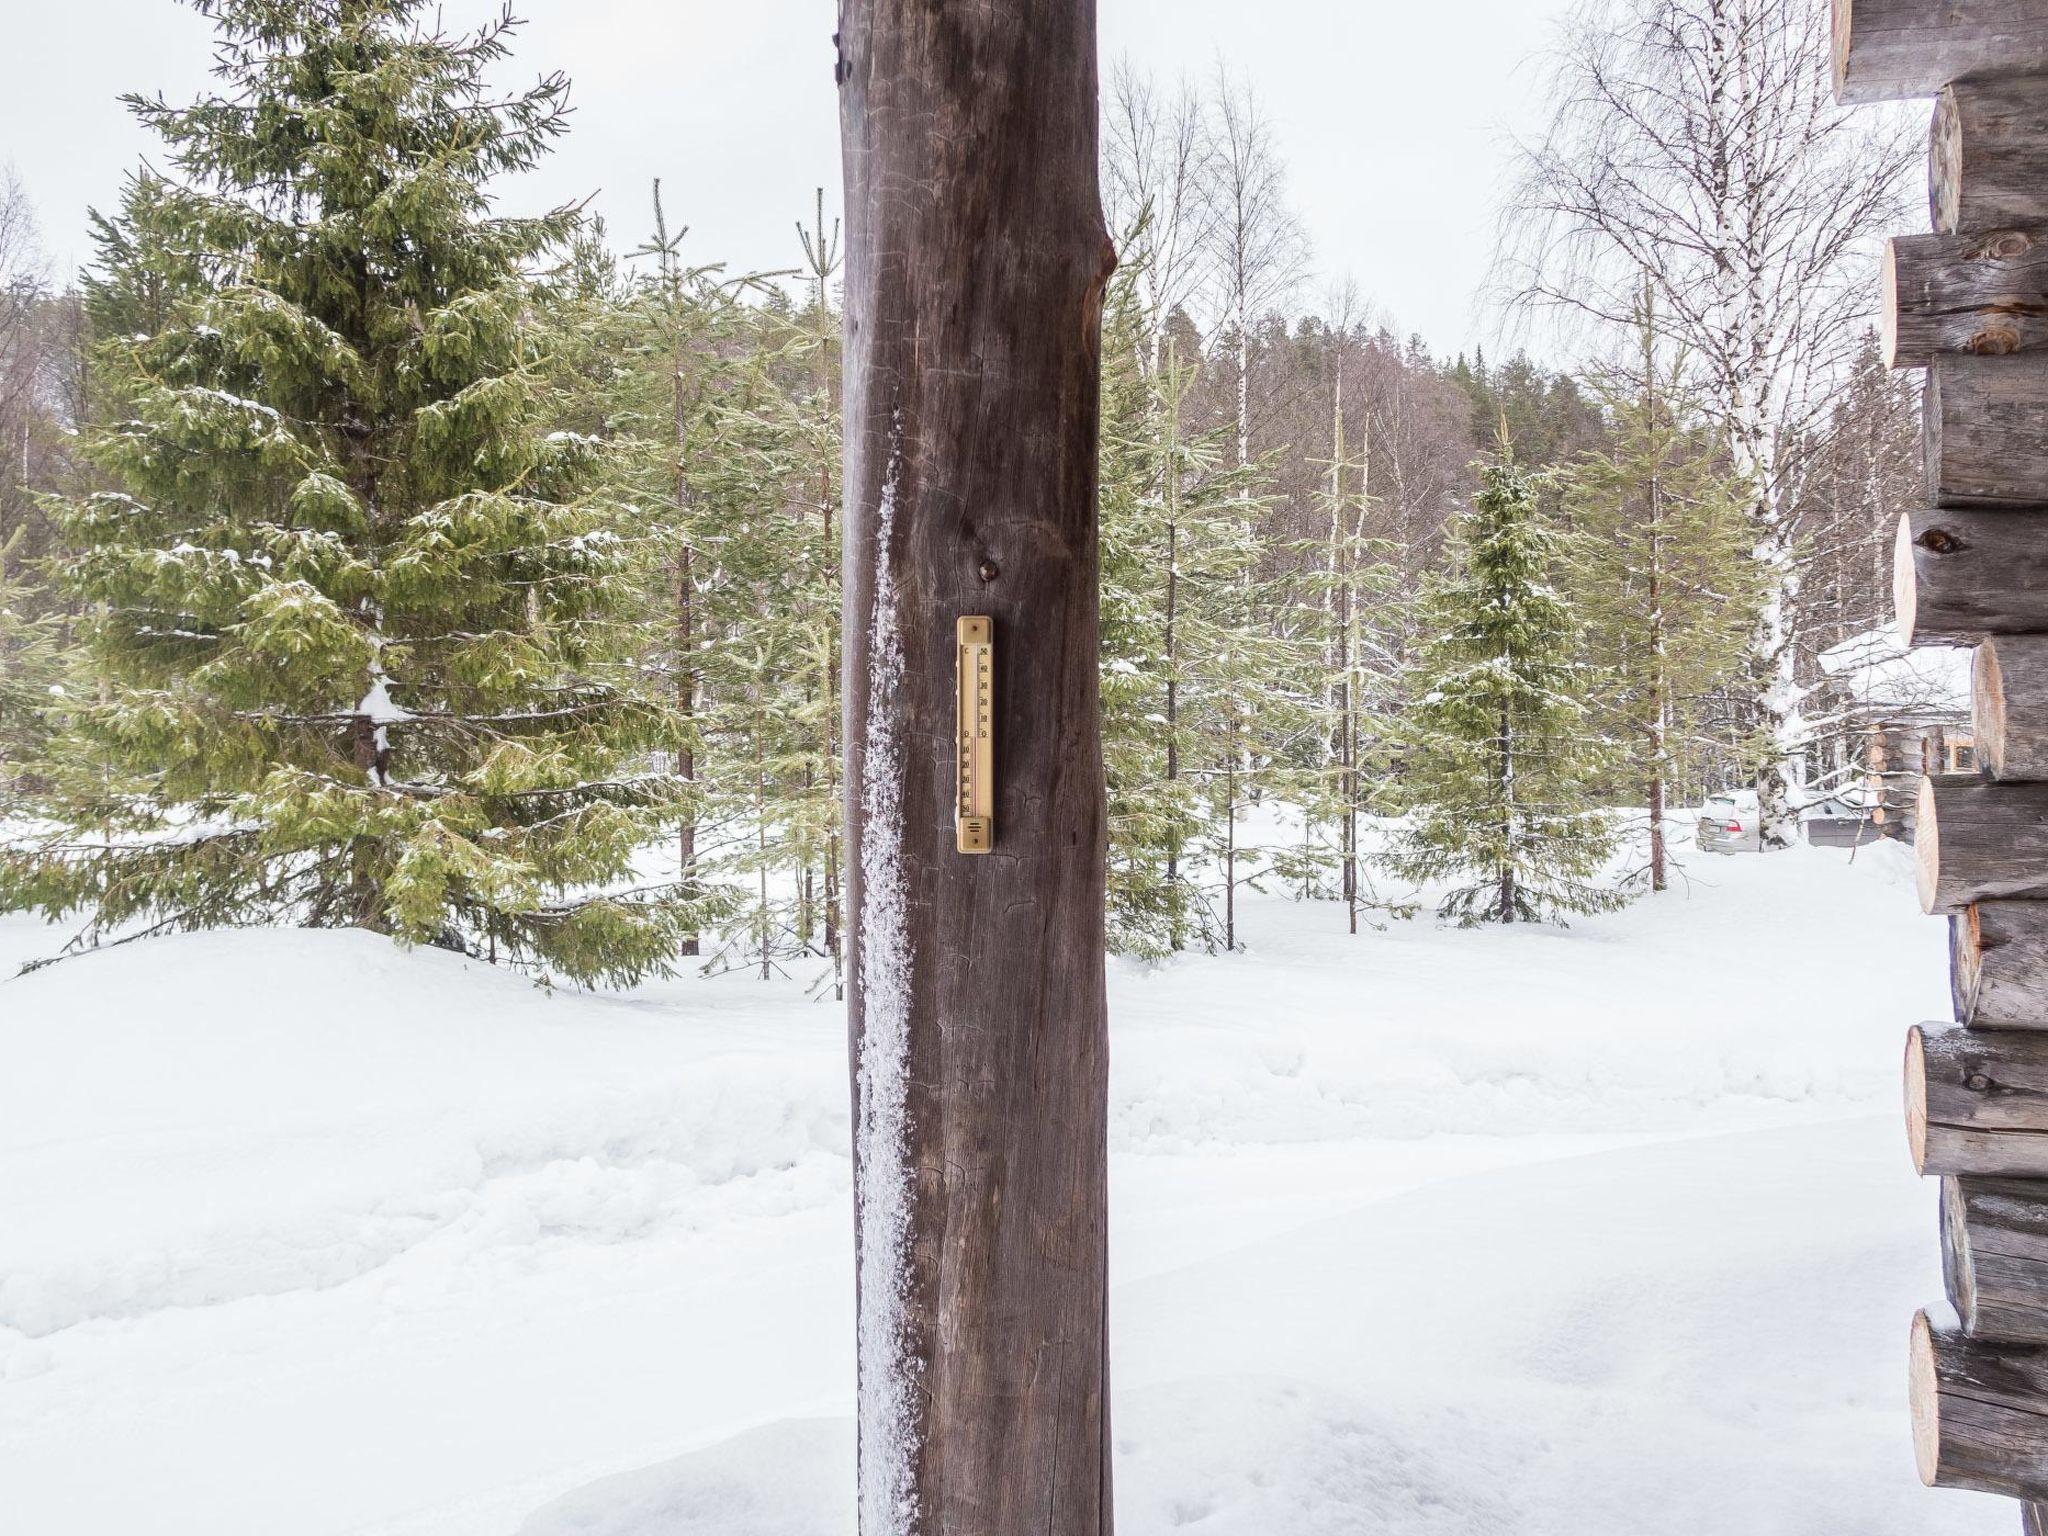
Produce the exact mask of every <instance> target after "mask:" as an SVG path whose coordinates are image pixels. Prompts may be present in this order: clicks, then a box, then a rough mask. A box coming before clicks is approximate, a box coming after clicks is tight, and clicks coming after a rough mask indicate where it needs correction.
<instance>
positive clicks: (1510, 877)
mask: <svg viewBox="0 0 2048 1536" xmlns="http://www.w3.org/2000/svg"><path fill="white" fill-rule="evenodd" d="M1514 730H1515V726H1514V720H1513V718H1512V716H1511V715H1510V714H1509V711H1508V707H1507V706H1506V705H1505V704H1503V705H1502V706H1501V711H1500V847H1501V853H1500V910H1499V914H1498V915H1499V917H1500V920H1501V921H1502V922H1503V923H1512V922H1513V921H1514V920H1515V865H1514V852H1513V850H1514V845H1515V737H1514Z"/></svg>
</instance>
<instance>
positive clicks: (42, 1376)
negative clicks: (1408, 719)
mask: <svg viewBox="0 0 2048 1536" xmlns="http://www.w3.org/2000/svg"><path fill="white" fill-rule="evenodd" d="M1900 854H1901V850H1899V849H1897V848H1894V847H1891V846H1882V847H1877V848H1865V849H1863V850H1861V851H1860V852H1859V853H1858V854H1857V856H1856V859H1855V862H1854V863H1853V865H1852V864H1851V863H1850V860H1849V855H1848V854H1847V853H1846V852H1838V851H1819V850H1799V851H1797V852H1794V853H1790V854H1785V855H1778V856H1772V857H1770V858H1761V857H1756V856H1746V857H1737V858H1712V857H1706V858H1694V859H1692V860H1691V861H1690V866H1689V880H1688V882H1687V883H1684V884H1682V886H1681V888H1680V889H1677V890H1674V891H1673V892H1671V893H1670V894H1668V895H1667V896H1665V897H1662V898H1659V899H1657V900H1655V901H1650V902H1645V903H1642V904H1640V905H1638V906H1636V907H1634V908H1632V909H1630V910H1628V911H1625V912H1623V913H1620V914H1617V915H1615V916H1611V917H1604V918H1596V919H1587V920H1585V921H1583V922H1582V923H1580V924H1579V925H1577V926H1575V927H1574V928H1572V929H1571V930H1570V931H1569V932H1558V931H1555V930H1538V929H1518V930H1509V931H1489V932H1478V933H1471V932H1457V931H1451V930H1444V929H1440V928H1438V927H1437V926H1436V925H1435V924H1434V923H1433V922H1431V921H1430V920H1428V919H1421V920H1418V921H1414V922H1404V923H1397V924H1394V925H1393V926H1392V927H1390V928H1389V929H1388V930H1386V931H1384V932H1376V933H1367V934H1362V935H1360V936H1359V937H1357V938H1355V939H1354V938H1350V937H1347V936H1346V935H1345V934H1344V933H1343V932H1342V915H1341V913H1340V912H1339V911H1338V910H1336V909H1335V908H1334V907H1333V906H1329V905H1318V906H1310V907H1300V906H1295V905H1293V904H1291V903H1288V902H1284V901H1281V900H1278V899H1254V900H1252V901H1251V902H1250V903H1249V912H1248V917H1247V923H1246V926H1247V930H1248V934H1249V938H1250V942H1251V944H1252V949H1251V950H1250V952H1249V953H1247V954H1243V955H1238V956H1234V957H1229V958H1190V959H1186V960H1183V961H1181V962H1178V963H1176V964H1173V965H1170V966H1166V967H1163V968H1159V969H1154V970H1145V969H1140V968H1138V967H1135V966H1123V965H1119V966H1117V967H1116V968H1115V969H1114V971H1113V975H1112V983H1111V1004H1112V1010H1113V1025H1112V1028H1113V1032H1114V1056H1115V1066H1114V1094H1113V1111H1112V1113H1113V1120H1112V1131H1111V1134H1112V1137H1113V1163H1112V1176H1113V1181H1114V1182H1113V1188H1112V1201H1113V1206H1114V1212H1115V1216H1114V1220H1115V1232H1114V1239H1115V1248H1114V1258H1113V1266H1114V1276H1113V1279H1114V1287H1113V1294H1112V1299H1111V1306H1112V1315H1113V1319H1114V1323H1113V1327H1114V1334H1115V1339H1114V1344H1115V1366H1114V1374H1115V1381H1116V1401H1115V1423H1116V1432H1115V1438H1116V1452H1117V1466H1116V1477H1117V1495H1118V1523H1119V1527H1120V1529H1121V1530H1122V1531H1123V1532H1124V1533H1125V1536H1164V1533H1167V1532H1169V1531H1180V1530H1186V1531H1189V1532H1192V1533H1196V1536H1223V1533H1229V1536H1325V1533H1327V1536H1339V1533H1342V1536H1354V1533H1356V1536H1364V1533H1374V1536H1379V1533H1418V1536H1423V1533H1429V1536H1434V1533H1445V1536H1449V1533H1461V1536H1468V1533H1469V1536H1478V1533H1491V1532H1517V1533H1523V1532H1527V1533H1555V1536H1645V1533H1653V1532H1654V1533H1662V1532H1671V1533H1680V1532H1682V1533H1685V1536H1756V1533H1773V1532H1801V1533H1806V1532H1810V1533H1813V1536H1821V1533H1827V1536H1879V1533H1892V1532H1896V1533H1900V1536H1904V1533H1907V1532H1912V1533H1915V1536H1921V1533H1928V1532H1935V1533H1948V1532H1956V1533H1962V1532H1987V1533H1988V1532H1991V1531H1998V1532H2004V1531H2006V1530H2008V1529H2010V1528H2012V1526H2013V1524H2014V1521H2015V1517H2014V1515H2013V1513H2012V1510H2011V1506H2010V1505H2007V1504H2004V1503H2002V1502H2000V1501H1994V1500H1989V1499H1980V1498H1976V1497H1974V1496H1967V1495H1960V1494H1942V1495H1934V1494H1930V1493H1927V1492H1926V1491H1924V1490H1922V1489H1921V1488H1920V1486H1919V1484H1918V1482H1917V1480H1916V1479H1915V1477H1914V1475H1913V1469H1912V1453H1911V1447H1910V1442H1909V1437H1908V1434H1907V1428H1906V1422H1905V1390H1904V1346H1905V1338H1906V1325H1907V1321H1908V1319H1909V1317H1910V1315H1911V1311H1912V1308H1913V1307H1914V1306H1915V1305H1918V1304H1921V1303H1924V1302H1928V1301H1931V1300H1934V1299H1935V1298H1938V1296H1939V1295H1940V1280H1939V1275H1938V1273H1937V1269H1936V1247H1935V1240H1934V1228H1933V1210H1932V1201H1933V1190H1932V1188H1931V1187H1929V1186H1925V1185H1923V1184H1922V1183H1920V1182H1919V1181H1917V1180H1916V1179H1915V1178H1914V1177H1913V1175H1912V1172H1911V1170H1910V1167H1909V1166H1908V1164H1907V1160H1906V1155H1905V1151H1904V1146H1903V1136H1902V1133H1901V1131H1900V1128H1899V1124H1898V1119H1899V1117H1898V1114H1897V1111H1896V1108H1895V1102H1896V1098H1897V1091H1898V1054H1899V1047H1900V1043H1901V1041H1902V1038H1903V1034H1904V1031H1905V1028H1906V1026H1907V1025H1908V1024H1910V1023H1912V1022H1914V1021H1915V1020H1916V1019H1919V1018H1922V1017H1934V1016H1937V1015H1939V1014H1941V1013H1942V1012H1943V1011H1944V1009H1945V1007H1946V983H1945V977H1944V972H1943V963H1942V935H1941V930H1940V926H1939V925H1938V924H1936V923H1935V922H1933V921H1932V920H1929V919H1925V918H1922V917H1919V916H1918V915H1917V914H1916V911H1915V907H1914V903H1913V900H1912V897H1911V894H1910V882H1909V878H1908V875H1907V873H1906V870H1905V868H1904V866H1903V862H1902V859H1901V858H1900ZM51 947H53V941H52V939H51V937H50V935H49V934H48V933H47V932H46V931H44V930H41V929H38V928H36V927H34V926H32V925H31V924H29V923H27V922H25V921H23V920H20V919H11V920H7V921H5V922H0V961H4V960H10V959H15V958H20V957H24V956H27V955H30V954H35V953H40V952H44V951H46V950H47V949H49V948H51ZM10 968H11V967H10ZM846 1097H847V1094H846V1067H845V1057H844V1046H843V1038H842V1029H841V1021H840V1017H839V1014H838V1011H837V1009H836V1008H835V1007H834V1006H833V1005H831V1004H829V1003H818V1002H813V1001H809V1000H807V999H806V997H805V996H804V993H803V989H802V986H801V985H800V983H796V982H790V983H782V982H777V983H768V984H763V983H760V982H756V981H753V980H750V979H747V978H745V977H742V976H738V975H732V976H727V977H724V978H720V979H718V980H713V981H706V980H701V979H691V980H688V981H681V982H674V983H669V984H665V985H662V986H658V987H650V988H647V989H644V990H643V991H641V992H639V993H636V994H633V995H630V996H625V997H618V996H587V995H579V994H572V993H555V994H552V995H550V994H547V993H543V992H541V991H538V990H536V989H534V988H533V987H531V986H528V985H527V984H525V983H524V982H522V981H520V980H519V979H517V978H515V977H511V976H507V975H504V974H501V973H495V972H492V971H490V970H488V969H487V968H484V967H480V966H476V965H471V964H467V963H465V962H464V961H462V960H461V959H459V958H456V957H453V956H450V955H446V954H441V953H433V952H424V951H421V952H412V953H403V952H400V951H398V950H396V949H394V948H392V947H391V946H390V945H388V944H386V943H385V942H383V941H381V940H377V939H374V938H371V937H368V936H364V935H359V934H347V933H323V934H307V933H288V932H244V933H231V934H210V935H197V936H192V937H187V938H179V939H172V940H163V941H156V942H152V943H147V944H138V945H132V946H128V947H125V948H121V949H117V950H113V951H108V952H105V953H102V954H98V955H94V956H89V957H86V958H83V959H80V960H77V961H72V962H67V963H65V964H63V965H60V966H57V967H54V968H51V969H47V970H43V971H39V972H36V973H34V974H32V975H30V976H27V977H24V978H22V979H19V980H14V981H7V982H4V983H0V1532H5V1533H8V1536H13V1533H16V1532H19V1533H21V1536H143V1533H148V1536H188V1533H189V1536H329V1533H335V1536H338V1533H344V1532H348V1533H372V1532H374V1533H384V1536H429V1533H431V1536H514V1533H522V1536H600V1533H602V1536H849V1533H850V1532H851V1530H852V1505H851V1486H852V1454H853V1452H852V1432H851V1427H850V1423H851V1421H850V1411H851V1400H852V1360H853V1350H852V1336H851V1335H852V1294H853V1287H852V1255H851V1237H852V1222H851V1216H850V1212H849V1197H848V1162H847V1151H846V1143H847V1128H846Z"/></svg>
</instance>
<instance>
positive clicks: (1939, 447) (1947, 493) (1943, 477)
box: [1921, 355, 2048, 508]
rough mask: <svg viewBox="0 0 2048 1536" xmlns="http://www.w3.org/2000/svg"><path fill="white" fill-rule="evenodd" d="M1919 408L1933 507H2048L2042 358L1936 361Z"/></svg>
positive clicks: (2046, 371)
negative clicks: (2045, 505) (2044, 505)
mask: <svg viewBox="0 0 2048 1536" xmlns="http://www.w3.org/2000/svg"><path fill="white" fill-rule="evenodd" d="M1921 410H1922V413H1923V414H1922V419H1921V432H1922V438H1923V443H1922V448H1923V451H1924V453H1925V454H1926V466H1927V499H1928V501H1929V502H1931V503H1932V504H1933V505H1935V506H1937V507H1999V508H2005V507H2034V506H2039V505H2041V504H2043V503H2048V359H2043V358H2041V357H2040V356H2037V355H2022V356H2019V357H1938V358H1936V359H1935V360H1934V362H1933V364H1932V366H1931V367H1929V368H1928V370H1927V383H1926V386H1925V388H1924V390H1923V397H1922V401H1921Z"/></svg>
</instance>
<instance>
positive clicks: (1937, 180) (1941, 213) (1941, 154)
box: [1927, 85, 1963, 235]
mask: <svg viewBox="0 0 2048 1536" xmlns="http://www.w3.org/2000/svg"><path fill="white" fill-rule="evenodd" d="M1962 183H1963V125H1962V120H1961V119H1960V118H1959V117H1958V116H1957V113H1956V89H1955V87H1954V86H1952V85H1948V86H1943V87H1942V91H1941V95H1940V96H1938V97H1936V98H1935V102H1934V121H1933V122H1932V123H1931V124H1929V125H1928V129H1927V216H1928V218H1929V219H1930V220H1931V221H1932V222H1933V225H1934V228H1935V229H1936V231H1938V232H1939V233H1941V234H1944V235H1952V234H1954V233H1955V232H1956V224H1957V222H1958V221H1959V220H1960V219H1961V216H1962V205H1961V199H1960V197H1959V195H1958V189H1959V188H1960V187H1961V186H1962Z"/></svg>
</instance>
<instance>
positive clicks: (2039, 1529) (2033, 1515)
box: [2020, 1503, 2048, 1536]
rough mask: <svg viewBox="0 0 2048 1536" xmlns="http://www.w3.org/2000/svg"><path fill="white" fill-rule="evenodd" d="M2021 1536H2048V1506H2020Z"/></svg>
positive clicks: (2027, 1504)
mask: <svg viewBox="0 0 2048 1536" xmlns="http://www.w3.org/2000/svg"><path fill="white" fill-rule="evenodd" d="M2020 1536H2048V1504H2038V1503H2025V1504H2022V1505H2021V1506H2020Z"/></svg>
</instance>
